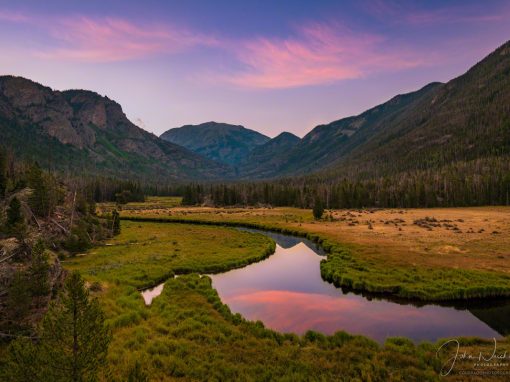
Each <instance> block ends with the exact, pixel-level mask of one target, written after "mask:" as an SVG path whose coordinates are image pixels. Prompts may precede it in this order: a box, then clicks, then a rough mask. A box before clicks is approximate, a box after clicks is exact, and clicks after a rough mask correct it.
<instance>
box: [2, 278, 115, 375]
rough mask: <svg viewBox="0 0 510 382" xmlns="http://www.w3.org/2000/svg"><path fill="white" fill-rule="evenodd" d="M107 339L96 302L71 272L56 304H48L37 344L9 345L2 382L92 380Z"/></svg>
mask: <svg viewBox="0 0 510 382" xmlns="http://www.w3.org/2000/svg"><path fill="white" fill-rule="evenodd" d="M110 339H111V334H110V331H109V329H108V328H107V327H106V325H105V318H104V314H103V312H102V310H101V307H100V305H99V302H98V301H97V300H96V299H92V300H91V299H90V298H89V292H88V290H87V289H86V288H85V283H84V281H83V279H82V278H81V276H80V274H79V273H77V272H73V273H72V274H71V275H70V276H69V277H68V279H67V280H66V283H65V288H64V291H63V293H62V294H61V297H60V302H59V303H52V304H51V305H50V308H49V310H48V312H47V313H46V315H45V317H44V319H43V321H42V325H41V328H40V330H39V341H38V343H37V344H34V343H33V342H32V341H30V340H27V339H18V340H16V341H14V342H13V343H12V344H11V345H10V347H9V353H8V357H9V359H8V363H7V366H8V367H7V368H6V369H7V370H6V375H5V377H6V380H8V381H54V382H68V381H73V382H85V381H95V380H97V376H98V373H99V372H100V371H101V369H102V367H103V366H104V365H105V363H106V355H107V351H108V345H109V343H110Z"/></svg>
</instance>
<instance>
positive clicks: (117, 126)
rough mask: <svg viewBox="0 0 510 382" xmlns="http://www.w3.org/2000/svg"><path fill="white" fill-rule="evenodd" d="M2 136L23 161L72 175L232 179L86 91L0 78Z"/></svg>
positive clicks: (218, 167) (220, 168) (223, 169)
mask: <svg viewBox="0 0 510 382" xmlns="http://www.w3.org/2000/svg"><path fill="white" fill-rule="evenodd" d="M0 126H1V129H0V139H1V142H2V143H3V144H4V145H5V146H7V147H9V148H10V149H12V150H13V151H14V153H15V154H16V155H17V156H18V157H20V158H23V159H33V160H37V161H38V162H40V163H41V165H44V166H49V167H52V168H56V169H59V170H62V171H69V172H71V173H78V172H80V173H81V174H83V173H90V174H102V175H111V176H117V177H124V178H139V179H144V178H147V179H149V178H150V179H154V176H158V179H159V180H169V179H197V178H200V179H211V178H218V177H228V176H229V174H230V172H229V171H230V170H228V168H227V167H226V166H223V165H221V164H218V163H216V162H213V161H210V160H208V159H205V158H203V157H201V156H199V155H196V154H194V153H192V152H190V151H188V150H186V149H185V148H182V147H180V146H177V145H175V144H172V143H170V142H165V141H163V140H161V139H159V138H158V137H156V136H155V135H153V134H150V133H148V132H146V131H145V130H142V129H140V128H139V127H137V126H135V125H134V124H133V123H131V122H130V121H129V120H128V119H127V117H126V115H125V114H124V112H123V111H122V108H121V106H120V105H119V104H118V103H116V102H114V101H112V100H110V99H109V98H107V97H102V96H100V95H99V94H97V93H94V92H91V91H85V90H69V91H64V92H59V91H53V90H52V89H50V88H48V87H45V86H42V85H40V84H37V83H35V82H33V81H30V80H27V79H24V78H21V77H12V76H2V77H0Z"/></svg>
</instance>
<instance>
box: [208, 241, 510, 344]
mask: <svg viewBox="0 0 510 382" xmlns="http://www.w3.org/2000/svg"><path fill="white" fill-rule="evenodd" d="M263 233H264V234H265V235H267V236H270V237H272V238H273V239H274V240H275V241H276V243H277V246H276V251H275V253H274V255H272V256H270V257H269V258H267V259H266V260H264V261H262V262H259V263H255V264H251V265H248V266H246V267H244V268H240V269H234V270H232V271H228V272H225V273H222V274H217V275H211V276H210V277H211V278H212V280H213V286H214V288H215V289H216V290H217V291H218V294H219V295H220V297H221V300H222V301H223V302H224V303H226V304H227V305H228V306H229V307H230V309H231V310H232V311H233V312H234V313H240V314H241V315H243V316H244V317H245V318H247V319H249V320H260V321H262V322H263V323H264V324H265V325H266V326H267V327H269V328H272V329H275V330H277V331H280V332H292V333H297V334H303V333H305V332H306V331H307V330H316V331H319V332H322V333H325V334H333V333H334V332H336V331H338V330H345V331H347V332H348V333H351V334H362V335H365V336H368V337H371V338H373V339H375V340H377V341H380V342H383V341H384V340H385V339H386V338H387V337H393V336H404V337H408V338H411V339H412V340H414V341H416V342H419V341H422V340H430V341H435V340H437V339H439V338H443V337H457V336H479V337H485V338H493V337H495V338H500V337H501V335H504V334H508V332H509V328H510V324H509V323H507V321H508V320H506V319H505V317H508V312H509V311H510V302H509V301H503V302H502V301H497V302H492V303H479V302H478V303H473V304H472V307H470V308H472V310H473V312H474V313H475V314H476V315H475V314H473V313H472V312H471V311H470V310H468V309H466V308H467V307H466V306H459V305H457V306H455V307H454V306H439V305H435V304H425V305H423V303H422V306H417V304H413V303H410V302H409V301H406V302H402V301H399V302H395V301H389V300H385V299H380V298H377V299H376V298H371V297H364V296H361V295H359V294H355V293H350V292H347V291H342V289H338V288H336V287H335V286H333V285H332V284H330V283H327V282H325V281H323V280H322V278H321V275H320V261H321V259H323V257H322V255H323V252H322V251H321V250H320V249H317V248H316V247H315V245H314V244H313V243H311V242H310V241H308V240H305V239H302V238H297V237H292V236H285V235H279V234H274V233H270V232H263ZM505 313H506V314H505ZM478 317H481V318H478ZM482 319H484V320H485V321H486V322H484V321H482ZM491 325H492V327H491Z"/></svg>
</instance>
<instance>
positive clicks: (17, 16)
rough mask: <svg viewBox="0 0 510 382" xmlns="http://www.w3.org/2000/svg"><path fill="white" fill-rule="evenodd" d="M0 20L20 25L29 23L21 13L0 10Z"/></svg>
mask: <svg viewBox="0 0 510 382" xmlns="http://www.w3.org/2000/svg"><path fill="white" fill-rule="evenodd" d="M0 20H3V21H9V22H14V23H21V22H26V21H29V20H30V18H29V17H28V16H26V15H24V14H22V13H18V12H10V11H6V10H0Z"/></svg>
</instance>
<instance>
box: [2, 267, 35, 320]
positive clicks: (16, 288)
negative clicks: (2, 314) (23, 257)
mask: <svg viewBox="0 0 510 382" xmlns="http://www.w3.org/2000/svg"><path fill="white" fill-rule="evenodd" d="M29 307H30V290H29V289H28V284H27V277H26V275H25V273H24V272H22V271H20V270H18V271H16V273H15V274H14V279H13V281H12V283H11V285H10V286H9V289H8V294H7V312H8V314H9V316H10V318H11V319H12V320H16V321H17V322H18V323H19V321H20V320H22V319H23V318H24V317H25V316H26V314H27V312H28V308H29Z"/></svg>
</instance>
